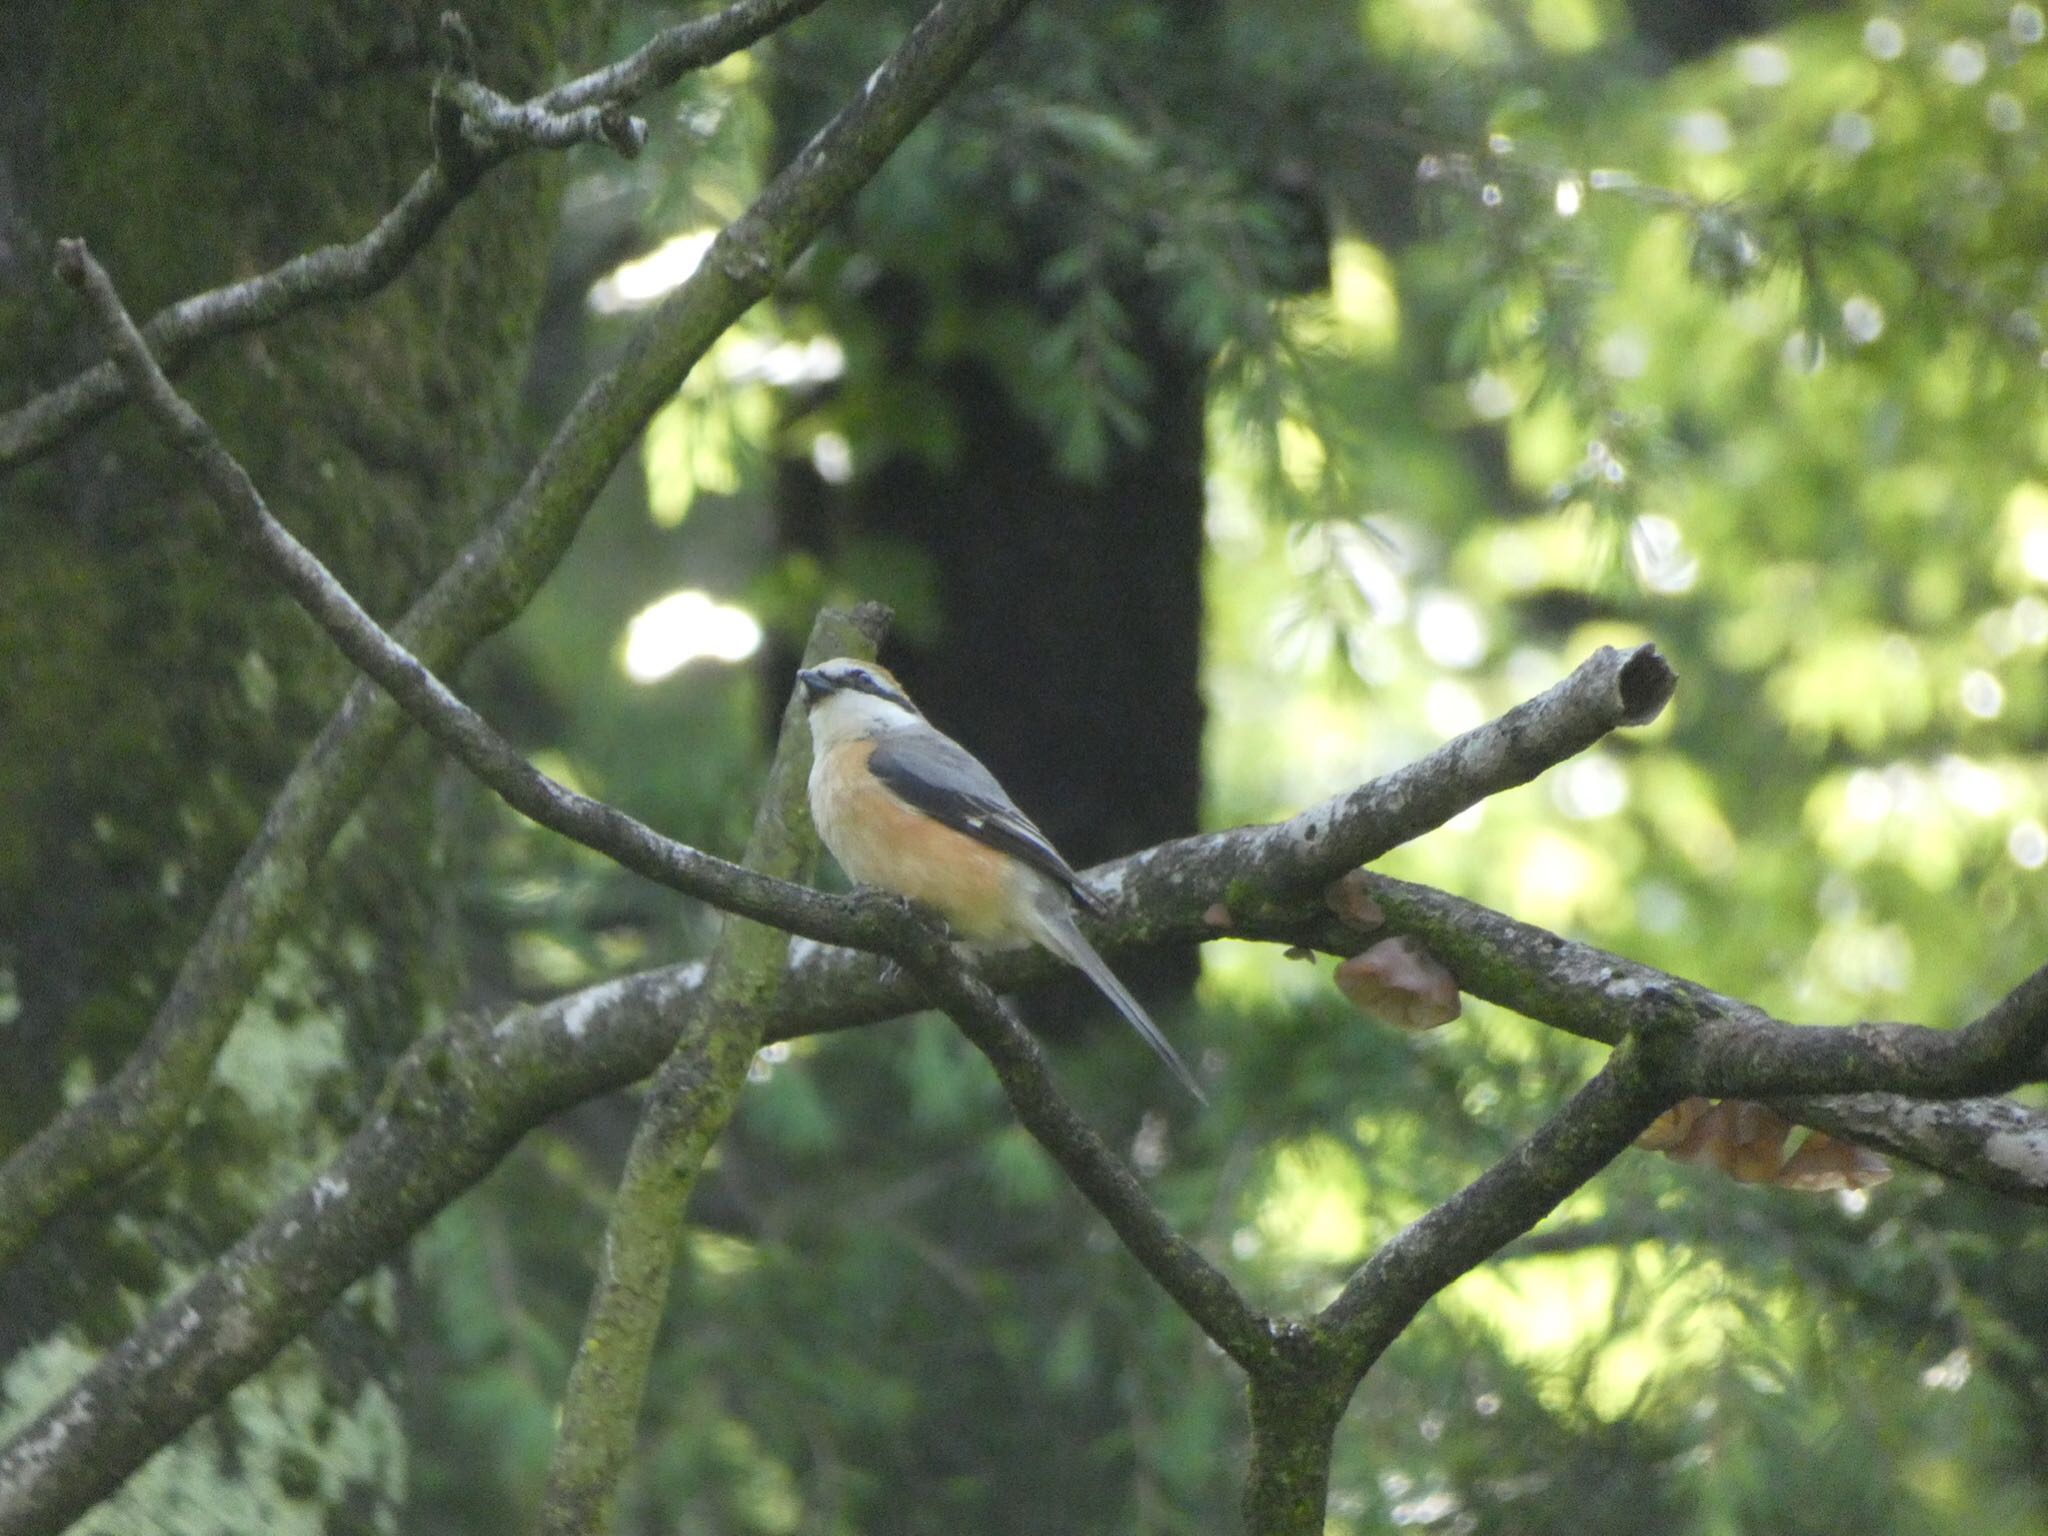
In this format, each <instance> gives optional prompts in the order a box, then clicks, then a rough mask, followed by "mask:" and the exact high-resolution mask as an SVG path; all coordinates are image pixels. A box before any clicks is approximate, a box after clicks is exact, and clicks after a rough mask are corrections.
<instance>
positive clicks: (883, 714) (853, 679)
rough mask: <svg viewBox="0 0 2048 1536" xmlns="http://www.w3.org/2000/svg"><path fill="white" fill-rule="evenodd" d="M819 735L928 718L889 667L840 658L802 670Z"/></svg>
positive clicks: (867, 731) (860, 732)
mask: <svg viewBox="0 0 2048 1536" xmlns="http://www.w3.org/2000/svg"><path fill="white" fill-rule="evenodd" d="M796 676H797V681H798V682H800V683H802V684H803V688H804V705H805V707H806V708H807V709H808V710H809V711H810V716H811V734H812V736H813V737H816V738H843V737H849V736H869V735H873V734H874V733H875V732H877V731H884V730H888V729H890V728H891V727H893V726H901V725H909V724H914V723H915V722H917V721H920V720H922V719H923V718H924V717H923V716H922V715H921V714H919V713H918V709H917V706H916V705H915V704H913V703H911V702H910V695H909V694H907V693H905V692H904V691H903V685H902V684H901V683H899V682H897V681H896V677H895V674H894V673H892V672H890V670H889V669H888V668H887V667H884V666H881V665H879V664H878V663H876V662H872V661H855V660H853V659H852V658H851V657H848V656H837V657H834V658H833V659H832V660H831V661H827V662H821V663H819V664H818V665H817V666H815V667H806V668H804V670H803V671H801V672H799V673H797V675H796Z"/></svg>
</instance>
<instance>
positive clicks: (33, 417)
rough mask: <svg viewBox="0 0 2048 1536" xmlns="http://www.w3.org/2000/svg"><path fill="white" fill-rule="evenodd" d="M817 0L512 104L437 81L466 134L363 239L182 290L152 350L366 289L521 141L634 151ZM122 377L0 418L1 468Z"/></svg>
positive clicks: (83, 383)
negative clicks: (683, 91) (719, 70)
mask: <svg viewBox="0 0 2048 1536" xmlns="http://www.w3.org/2000/svg"><path fill="white" fill-rule="evenodd" d="M822 3H823V0H738V3H737V4H733V5H729V6H726V7H725V8H724V9H723V10H720V11H717V12H715V13H713V14H712V15H710V16H704V17H699V18H697V19H695V20H692V21H687V22H683V23H681V24H679V25H677V26H673V27H670V28H668V29H667V30H665V31H663V32H661V33H659V34H657V35H656V36H655V37H654V38H653V39H651V40H650V41H649V42H648V43H646V44H645V45H644V46H643V47H641V48H640V49H639V50H638V51H637V52H635V53H633V54H632V55H630V56H629V57H627V58H625V59H621V60H619V61H618V62H616V63H613V64H609V65H606V66H605V67H603V68H602V69H597V70H593V71H591V72H590V73H589V74H587V75H584V76H582V77H581V78H579V79H576V80H572V81H570V82H568V83H567V84H565V85H560V86H557V87H555V88H554V89H553V90H551V91H547V92H545V93H543V94H542V95H540V96H537V97H534V98H533V99H532V100H530V101H526V102H518V103H514V102H510V101H507V100H506V99H505V98H504V97H503V96H500V95H499V94H498V93H497V92H495V91H492V90H490V89H488V88H487V87H485V86H483V85H481V84H479V83H478V82H476V81H475V80H472V79H463V78H455V79H450V80H446V81H444V82H442V86H441V89H440V92H439V96H440V99H441V100H443V101H446V102H448V103H449V104H450V105H452V106H455V107H457V108H458V109H459V112H458V114H457V115H458V118H459V119H462V120H459V121H458V122H456V123H455V124H453V125H452V126H453V127H454V129H455V132H456V134H457V135H459V137H460V139H461V141H462V148H461V150H460V151H459V152H457V153H454V154H449V153H447V152H446V147H447V145H448V143H449V138H448V135H447V134H446V133H445V132H444V133H439V134H437V137H438V138H439V139H440V141H441V145H442V152H441V153H438V154H437V155H436V158H435V160H434V162H433V163H432V164H431V165H429V166H428V167H427V168H426V169H425V170H423V171H421V172H420V174H419V175H418V176H417V177H416V178H414V180H413V183H412V185H411V186H410V187H408V188H407V189H406V192H405V195H404V196H403V197H401V198H400V199H399V200H398V202H397V203H396V204H394V205H393V206H392V209H391V211H390V212H389V213H387V214H385V215H384V217H383V218H382V219H379V220H378V221H377V223H376V225H375V226H374V227H373V228H372V229H370V230H369V232H368V233H366V234H364V235H363V236H362V237H361V238H360V239H357V240H353V241H350V242H348V243H347V244H345V245H328V246H322V247H321V248H320V249H319V250H316V251H308V252H306V253H305V254H304V255H300V256H294V257H293V258H292V259H291V260H290V261H287V262H285V263H284V264H283V265H282V266H279V267H275V268H273V269H271V270H270V271H268V272H265V273H262V274H260V275H259V276H256V277H251V278H245V279H244V280H242V281H241V282H237V283H229V284H227V285H225V286H223V287H220V288H214V289H210V290H209V291H207V292H205V293H198V294H194V295H192V296H191V297H190V298H186V299H180V300H179V301H178V302H177V303H175V304H172V305H170V306H169V307H168V308H166V309H163V310H161V311H159V312H158V313H157V314H156V315H155V316H153V317H152V318H151V319H150V321H149V323H148V324H147V325H145V326H144V327H143V328H142V334H143V337H144V339H145V340H146V341H147V342H148V343H149V346H150V350H151V351H153V352H154V353H155V354H156V355H157V357H158V358H159V359H161V360H162V362H163V365H164V367H165V368H166V369H167V370H169V371H170V372H173V373H175V372H177V371H178V370H179V369H181V368H183V367H184V366H185V365H186V364H188V363H190V362H192V361H193V360H194V359H196V358H198V357H199V356H201V355H202V354H203V353H205V352H206V350H207V349H208V348H210V347H211V346H212V345H213V344H214V343H215V342H218V341H222V340H225V339H226V338H228V337H231V336H239V335H241V334H243V333H244V332H247V331H252V330H256V329H259V328H261V327H263V326H266V325H273V324H275V323H276V322H277V321H279V320H282V319H285V318H286V317H287V316H290V315H294V314H297V313H298V312H299V311H300V310H304V309H311V308H313V307H315V306H317V305H321V304H331V303H335V302H338V301H340V300H345V299H360V298H366V297H368V296H369V295H370V294H373V293H375V292H376V291H377V290H378V289H380V288H382V287H383V286H384V285H385V284H386V283H389V282H390V281H391V280H392V279H393V278H394V277H396V276H397V275H398V274H399V273H400V272H402V271H404V270H405V267H406V265H407V263H409V262H410V261H411V260H412V258H413V257H414V256H415V255H416V254H418V252H419V251H420V250H422V249H423V248H424V247H425V246H426V244H427V242H428V241H429V240H431V239H432V238H433V237H434V234H435V232H436V231H437V230H438V229H439V228H440V227H441V224H442V222H443V221H444V220H446V218H447V217H448V215H449V214H450V213H452V212H453V211H454V210H455V208H456V207H457V206H458V205H459V204H460V203H461V202H462V200H463V199H464V198H466V197H467V196H468V195H469V194H470V192H471V191H472V190H473V189H474V188H475V186H476V184H477V182H478V181H479V180H480V179H481V178H482V176H483V175H484V173H485V172H487V171H489V170H491V169H492V168H493V167H495V166H497V165H500V164H502V163H503V162H504V161H506V160H508V159H510V158H511V157H512V156H513V155H515V154H517V153H519V152H520V151H521V150H524V149H529V148H562V147H564V146H567V145H570V144H575V143H580V142H583V141H585V140H591V139H596V140H599V141H602V142H604V143H608V144H611V145H613V146H614V147H615V148H618V149H620V150H622V151H624V152H629V153H637V151H638V149H639V147H640V144H641V143H643V142H644V141H645V137H646V127H645V125H644V124H642V123H640V122H639V120H638V119H635V118H632V117H630V116H628V115H627V113H626V108H627V107H628V106H630V105H631V104H632V103H634V102H635V101H638V100H639V99H640V98H641V97H643V96H645V95H647V94H648V93H649V92H651V91H655V90H659V89H660V88H661V87H663V86H666V85H671V84H673V83H674V82H675V81H677V80H679V79H681V78H682V76H683V75H684V74H686V73H688V72H689V71H691V70H694V69H703V68H705V67H707V66H709V65H711V64H715V63H717V62H718V61H719V60H720V59H723V58H726V57H728V56H729V55H731V54H734V53H737V52H738V51H740V50H741V49H743V48H746V47H749V46H751V45H752V44H754V43H756V42H758V41H760V40H761V39H762V38H763V37H766V36H767V35H768V34H769V33H771V32H774V31H776V30H777V29H778V28H780V27H782V26H783V25H785V24H786V23H788V22H790V21H792V20H794V19H796V18H797V17H799V16H801V15H803V14H805V13H806V12H808V11H813V10H816V9H817V7H818V6H819V5H821V4H822ZM126 393H127V385H126V382H125V381H124V380H123V379H122V377H121V374H120V371H119V370H118V369H116V368H115V367H114V365H113V364H112V363H111V362H102V363H98V364H95V365H94V366H93V367H91V368H88V369H85V370H84V371H83V372H81V373H79V374H76V375H74V376H73V377H72V378H71V379H69V380H67V381H66V382H65V383H63V384H60V385H58V386H57V387H56V388H54V389H52V390H49V391H48V392H46V393H44V394H42V395H38V396H37V397H36V398H35V399H33V400H30V401H28V402H27V403H26V404H24V405H22V406H19V407H17V408H16V409H14V410H12V411H9V412H7V413H6V414H5V415H4V416H0V471H4V470H6V469H8V468H9V467H11V466H13V465H16V464H20V463H25V462H26V461H28V460H30V459H33V458H35V457H36V456H37V455H39V454H42V453H45V452H47V451H48V450H49V449H50V448H52V447H54V446H55V445H56V444H57V443H60V442H62V441H63V440H64V439H65V438H66V437H68V436H70V435H71V434H72V433H74V432H77V431H79V430H80V429H81V428H84V427H87V426H90V425H91V424H92V423H93V422H95V421H97V420H99V419H100V418H101V417H103V416H105V415H106V414H107V413H108V412H109V411H111V410H113V409H114V408H115V407H116V406H118V405H119V404H120V403H121V401H122V399H123V398H124V397H125V395H126Z"/></svg>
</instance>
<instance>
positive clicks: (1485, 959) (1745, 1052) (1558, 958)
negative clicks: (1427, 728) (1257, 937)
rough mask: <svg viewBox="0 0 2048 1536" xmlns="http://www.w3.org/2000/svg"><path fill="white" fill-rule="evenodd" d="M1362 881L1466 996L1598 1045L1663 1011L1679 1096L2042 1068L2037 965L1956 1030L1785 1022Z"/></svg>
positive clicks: (1978, 1077) (2044, 1010)
mask: <svg viewBox="0 0 2048 1536" xmlns="http://www.w3.org/2000/svg"><path fill="white" fill-rule="evenodd" d="M1363 878H1364V881H1365V889H1366V890H1367V891H1369V892H1370V893H1371V895H1372V897H1373V898H1374V900H1376V901H1377V902H1378V903H1379V905H1380V906H1381V908H1382V909H1383V910H1384V911H1385V913H1386V915H1387V919H1388V923H1389V925H1390V926H1391V927H1393V928H1394V929H1396V930H1398V931H1403V932H1410V933H1413V934H1415V935H1416V936H1417V937H1419V938H1421V939H1422V940H1423V941H1424V943H1425V944H1427V945H1428V947H1429V949H1430V952H1431V953H1432V954H1434V955H1435V956H1436V957H1437V958H1438V959H1439V960H1441V961H1442V962H1443V963H1444V964H1445V965H1447V966H1449V967H1450V969H1451V971H1452V973H1453V974H1454V975H1456V976H1457V978H1458V984H1459V986H1460V987H1461V988H1462V989H1463V990H1465V991H1467V992H1470V993H1472V994H1473V995H1474V996H1477V997H1483V998H1485V999H1487V1000H1488V1001H1489V1002H1495V1003H1499V1004H1501V1005H1502V1006H1503V1007H1506V1008H1512V1009H1514V1010H1515V1011H1516V1012H1517V1013H1520V1014H1524V1015H1526V1016H1527V1017H1529V1018H1532V1019H1535V1020H1537V1021H1538V1022H1540V1023H1544V1024H1549V1025H1552V1026H1553V1027H1555V1028H1558V1029H1562V1030H1566V1031H1568V1032H1569V1033H1571V1034H1575V1035H1582V1036H1584V1037H1585V1038H1586V1039H1589V1040H1599V1041H1603V1042H1605V1043H1606V1044H1609V1045H1614V1044H1617V1043H1619V1042H1620V1041H1621V1039H1622V1038H1623V1037H1624V1036H1625V1035H1626V1034H1627V1033H1628V1031H1629V1028H1630V1025H1631V1022H1632V1021H1633V1020H1635V1019H1637V1018H1639V1017H1640V1016H1641V1013H1642V1009H1643V1006H1644V1004H1645V1003H1646V1002H1647V1003H1653V1004H1658V1005H1660V1006H1668V1007H1669V1008H1671V1009H1674V1010H1676V1012H1677V1013H1678V1014H1679V1015H1682V1017H1683V1024H1682V1038H1680V1039H1679V1040H1678V1041H1676V1042H1675V1043H1674V1045H1673V1047H1672V1057H1671V1063H1670V1071H1671V1075H1672V1081H1673V1083H1674V1085H1675V1086H1677V1087H1678V1089H1679V1091H1680V1092H1681V1093H1682V1094H1702V1095H1707V1096H1711V1097H1716V1098H1745V1099H1755V1098H1789V1097H1793V1096H1796V1095H1805V1094H1834V1095H1840V1094H1862V1093H1880V1094H1905V1095H1910V1096H1912V1097H1913V1098H1916V1099H1941V1098H1960V1097H1963V1096H1965V1095H1970V1094H1982V1093H1988V1092H1997V1091H2002V1090H2004V1089H2006V1088H2011V1087H2015V1086H2017V1085H2019V1084H2020V1083H2024V1082H2030V1081H2035V1080H2037V1079H2040V1078H2041V1077H2043V1075H2044V1071H2048V966H2044V967H2043V968H2042V969H2041V970H2038V971H2036V972H2034V973H2033V975H2031V976H2029V977H2027V978H2026V979H2025V980H2024V981H2022V982H2021V983H2020V984H2019V985H2018V986H2017V987H2015V988H2014V989H2013V990H2012V991H2011V992H2009V993H2008V994H2006V996H2005V997H2003V998H2001V999H2000V1000H1999V1001H1998V1002H1997V1003H1996V1004H1994V1005H1993V1006H1992V1007H1991V1008H1990V1009H1989V1010H1987V1011H1986V1012H1985V1013H1984V1014H1983V1015H1982V1016H1981V1017H1980V1018H1978V1019H1976V1020H1975V1021H1974V1022H1972V1023H1969V1024H1966V1025H1964V1026H1963V1027H1962V1028H1960V1029H1930V1028H1928V1027H1927V1026H1925V1025H1920V1024H1848V1025H1836V1026H1822V1025H1794V1024H1787V1023H1784V1022H1783V1021H1781V1020H1779V1019H1775V1018H1773V1017H1771V1015H1769V1014H1768V1013H1765V1012H1764V1011H1763V1010H1762V1009H1761V1008H1757V1007H1754V1006H1753V1005H1751V1004H1749V1003H1744V1002H1740V1001H1738V1000H1736V999H1734V998H1731V997H1724V996H1722V995H1721V994H1720V993H1718V992H1714V991H1712V990H1710V989H1709V988H1706V987H1703V986H1700V985H1699V984H1697V983H1696V982H1690V981H1685V980H1683V979H1681V978H1679V977H1676V976H1671V975H1667V974H1666V973H1665V972H1663V971H1659V970H1657V969H1655V968H1654V967H1652V966H1647V965H1638V964H1637V963H1636V962H1634V961H1632V960H1624V959H1622V958H1621V957H1620V956H1618V955H1611V954H1608V953H1607V952H1606V951H1604V950H1599V949H1595V948H1593V946H1591V945H1590V944H1578V943H1574V942H1572V941H1570V940H1567V939H1562V938H1559V937H1558V936H1557V935H1556V934H1554V933H1550V932H1548V931H1546V930H1545V929H1542V928H1536V927H1532V926H1530V925H1529V924H1527V923H1521V922H1517V921H1516V920H1515V919H1513V918H1511V917H1506V916H1504V915H1502V914H1501V913H1498V912H1492V911H1489V910H1488V909H1487V908H1485V907H1482V906H1479V905H1477V904H1476V903H1474V902H1469V901H1465V900H1462V899H1461V898H1459V897H1456V896H1452V895H1448V894H1446V893H1445V892H1443V891H1436V890H1431V889H1430V888H1429V887H1427V886H1421V885H1410V884H1408V883H1407V882H1406V881H1401V880H1394V879H1391V878H1389V877H1387V876H1385V875H1374V874H1368V875H1366V876H1364V877H1363Z"/></svg>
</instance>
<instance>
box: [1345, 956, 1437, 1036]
mask: <svg viewBox="0 0 2048 1536" xmlns="http://www.w3.org/2000/svg"><path fill="white" fill-rule="evenodd" d="M1336 980H1337V990H1338V991H1340V992H1342V993H1343V994H1344V996H1345V997H1346V998H1348V999H1350V1001H1351V1005H1352V1006H1353V1007H1354V1008H1357V1009H1358V1010H1359V1011H1360V1012H1362V1013H1369V1014H1371V1015H1372V1016H1373V1017H1374V1018H1376V1019H1379V1020H1381V1021H1382V1022H1384V1023H1387V1024H1391V1025H1393V1026H1394V1028H1396V1029H1405V1030H1411V1031H1415V1030H1425V1029H1435V1028H1436V1027H1437V1026H1438V1025H1439V1024H1448V1023H1450V1022H1451V1020H1453V1019H1455V1018H1457V1017H1458V1015H1459V1014H1460V1013H1462V1012H1463V1011H1464V1004H1463V1002H1462V1001H1461V1000H1460V998H1459V996H1458V978H1457V977H1455V976H1453V975H1452V974H1451V973H1450V972H1449V971H1448V970H1446V969H1445V968H1444V967H1443V965H1442V964H1441V963H1440V962H1439V961H1438V960H1437V959H1436V957H1435V956H1433V955H1432V954H1430V952H1429V951H1428V950H1426V949H1424V948H1423V947H1422V946H1421V945H1420V944H1418V943H1417V942H1416V941H1415V940H1414V939H1412V938H1410V937H1409V936H1408V935H1407V934H1400V935H1398V936H1396V937H1394V938H1391V939H1381V940H1380V941H1379V943H1377V944H1375V945H1373V947H1372V948H1371V949H1368V950H1366V951H1365V953H1363V954H1359V955H1353V956H1352V957H1351V958H1350V959H1349V960H1346V961H1345V962H1344V963H1343V964H1342V965H1340V966H1338V967H1337V976H1336Z"/></svg>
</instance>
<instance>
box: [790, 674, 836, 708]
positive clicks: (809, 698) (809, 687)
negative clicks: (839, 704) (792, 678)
mask: <svg viewBox="0 0 2048 1536" xmlns="http://www.w3.org/2000/svg"><path fill="white" fill-rule="evenodd" d="M796 680H797V681H798V682H800V683H802V684H803V685H804V702H805V703H806V704H815V703H817V702H818V700H820V699H822V698H823V697H825V695H826V694H828V693H830V692H831V691H832V685H831V684H830V683H828V682H826V681H825V679H824V678H823V677H822V676H821V675H820V674H819V672H818V669H817V668H816V667H805V668H804V669H803V670H802V671H801V672H799V673H797V675H796Z"/></svg>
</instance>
